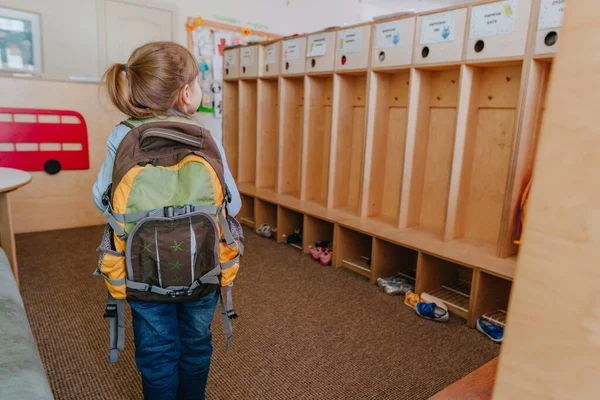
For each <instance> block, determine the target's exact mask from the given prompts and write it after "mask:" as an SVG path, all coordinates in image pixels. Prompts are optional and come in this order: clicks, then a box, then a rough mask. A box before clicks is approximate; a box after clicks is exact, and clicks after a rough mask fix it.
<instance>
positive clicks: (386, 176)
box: [366, 71, 410, 226]
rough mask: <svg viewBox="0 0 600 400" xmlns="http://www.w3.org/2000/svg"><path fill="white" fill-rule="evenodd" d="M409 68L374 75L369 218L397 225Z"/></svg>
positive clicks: (372, 87) (370, 126) (369, 172)
mask: <svg viewBox="0 0 600 400" xmlns="http://www.w3.org/2000/svg"><path fill="white" fill-rule="evenodd" d="M409 82H410V76H409V72H408V71H399V72H393V73H385V72H376V73H373V75H372V81H371V93H372V96H373V97H374V98H372V100H371V101H370V103H371V104H370V107H371V111H372V117H371V118H373V121H372V123H369V125H368V132H367V135H368V140H369V141H370V146H371V149H370V151H368V154H367V157H368V158H369V160H368V161H367V162H368V164H369V168H368V176H367V182H368V183H367V185H368V189H367V190H368V192H367V196H368V197H367V199H368V200H367V210H366V215H367V217H368V218H371V219H375V220H378V221H381V222H384V223H387V224H390V225H393V226H397V225H398V217H399V213H400V197H401V192H402V178H403V173H404V151H405V145H406V127H407V125H406V124H407V117H408V90H409Z"/></svg>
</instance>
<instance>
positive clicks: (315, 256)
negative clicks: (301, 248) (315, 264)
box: [310, 247, 324, 261]
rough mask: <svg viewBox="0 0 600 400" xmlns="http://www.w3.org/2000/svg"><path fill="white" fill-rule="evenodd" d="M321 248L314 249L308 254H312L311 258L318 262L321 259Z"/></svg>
mask: <svg viewBox="0 0 600 400" xmlns="http://www.w3.org/2000/svg"><path fill="white" fill-rule="evenodd" d="M323 250H324V249H323V247H315V248H313V249H312V250H311V251H310V253H311V254H312V258H313V260H315V261H319V260H320V259H321V256H322V255H323Z"/></svg>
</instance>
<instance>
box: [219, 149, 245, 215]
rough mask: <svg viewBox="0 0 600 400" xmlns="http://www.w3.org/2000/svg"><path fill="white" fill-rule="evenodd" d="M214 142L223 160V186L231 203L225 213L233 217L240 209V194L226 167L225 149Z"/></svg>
mask: <svg viewBox="0 0 600 400" xmlns="http://www.w3.org/2000/svg"><path fill="white" fill-rule="evenodd" d="M215 142H216V143H217V147H218V148H219V152H220V153H221V159H222V160H223V170H224V172H225V184H226V185H227V188H228V189H229V193H231V203H229V204H228V205H227V212H228V213H229V215H231V216H232V217H235V216H236V215H237V214H238V213H239V212H240V209H241V208H242V199H241V198H240V192H239V191H238V188H237V185H236V184H235V181H234V180H233V176H232V175H231V171H230V170H229V166H228V165H227V157H226V156H225V149H223V145H222V144H221V142H220V141H219V140H218V139H216V138H215Z"/></svg>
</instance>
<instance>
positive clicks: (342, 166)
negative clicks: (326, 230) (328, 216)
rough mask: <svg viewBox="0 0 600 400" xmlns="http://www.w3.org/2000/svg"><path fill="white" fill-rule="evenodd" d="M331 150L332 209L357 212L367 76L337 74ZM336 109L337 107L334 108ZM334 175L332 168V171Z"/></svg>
mask: <svg viewBox="0 0 600 400" xmlns="http://www.w3.org/2000/svg"><path fill="white" fill-rule="evenodd" d="M336 82H337V88H336V89H335V93H336V95H335V96H334V101H335V102H337V115H334V116H333V118H334V127H335V128H334V129H333V132H332V135H333V137H332V143H335V146H334V148H333V149H332V150H333V151H332V157H334V163H332V164H333V165H334V167H333V168H334V170H333V190H332V193H331V195H332V196H333V199H330V201H331V200H333V208H336V209H338V210H342V211H346V212H349V213H351V214H355V215H358V211H359V210H358V208H359V204H360V199H361V192H362V189H361V186H362V170H363V155H364V154H363V153H364V141H365V128H366V126H365V116H366V112H365V104H366V96H367V92H366V85H367V76H366V74H364V73H360V74H338V75H336ZM334 108H335V107H334ZM330 175H331V171H330Z"/></svg>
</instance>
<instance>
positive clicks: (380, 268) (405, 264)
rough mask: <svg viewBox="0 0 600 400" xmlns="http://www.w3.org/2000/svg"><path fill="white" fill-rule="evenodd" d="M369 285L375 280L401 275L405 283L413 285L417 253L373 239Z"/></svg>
mask: <svg viewBox="0 0 600 400" xmlns="http://www.w3.org/2000/svg"><path fill="white" fill-rule="evenodd" d="M372 254H373V258H372V260H371V283H375V282H376V281H377V278H384V277H389V276H396V275H401V276H403V277H405V278H406V282H407V283H410V284H411V285H414V284H415V280H416V274H417V256H418V252H417V251H416V250H412V249H409V248H406V247H402V246H399V245H397V244H394V243H391V242H387V241H385V240H382V239H379V238H374V239H373V251H372Z"/></svg>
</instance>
